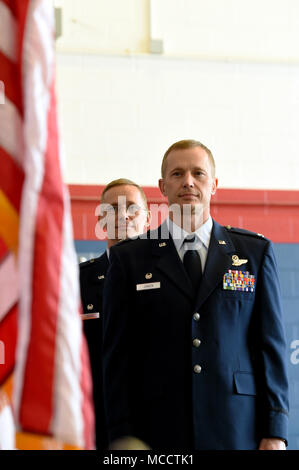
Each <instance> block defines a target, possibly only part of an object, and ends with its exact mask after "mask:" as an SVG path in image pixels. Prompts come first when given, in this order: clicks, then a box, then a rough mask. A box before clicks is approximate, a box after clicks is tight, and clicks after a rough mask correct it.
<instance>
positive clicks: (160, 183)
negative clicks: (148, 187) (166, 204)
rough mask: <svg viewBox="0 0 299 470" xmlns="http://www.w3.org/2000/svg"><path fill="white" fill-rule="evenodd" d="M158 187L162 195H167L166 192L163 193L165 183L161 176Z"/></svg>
mask: <svg viewBox="0 0 299 470" xmlns="http://www.w3.org/2000/svg"><path fill="white" fill-rule="evenodd" d="M159 189H160V191H161V193H162V194H163V196H167V194H166V193H165V183H164V179H163V178H160V179H159Z"/></svg>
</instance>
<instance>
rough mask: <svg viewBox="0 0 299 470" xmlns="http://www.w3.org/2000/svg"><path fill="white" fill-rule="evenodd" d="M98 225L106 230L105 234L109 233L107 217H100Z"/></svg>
mask: <svg viewBox="0 0 299 470" xmlns="http://www.w3.org/2000/svg"><path fill="white" fill-rule="evenodd" d="M98 224H99V225H100V227H101V229H102V230H104V232H107V222H106V216H105V217H104V216H103V215H99V216H98Z"/></svg>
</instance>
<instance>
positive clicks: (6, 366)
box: [0, 304, 18, 385]
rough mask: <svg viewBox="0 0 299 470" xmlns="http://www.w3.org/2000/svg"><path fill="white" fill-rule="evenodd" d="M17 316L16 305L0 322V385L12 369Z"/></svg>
mask: <svg viewBox="0 0 299 470" xmlns="http://www.w3.org/2000/svg"><path fill="white" fill-rule="evenodd" d="M17 315H18V306H17V304H16V305H14V306H13V307H12V308H11V310H10V311H9V312H8V313H7V314H6V315H5V317H4V318H3V319H2V321H1V322H0V385H1V384H3V383H4V382H5V381H6V379H7V378H8V377H9V375H10V374H11V372H12V370H13V369H14V364H15V352H16V343H17ZM3 354H4V357H3ZM3 362H4V363H3Z"/></svg>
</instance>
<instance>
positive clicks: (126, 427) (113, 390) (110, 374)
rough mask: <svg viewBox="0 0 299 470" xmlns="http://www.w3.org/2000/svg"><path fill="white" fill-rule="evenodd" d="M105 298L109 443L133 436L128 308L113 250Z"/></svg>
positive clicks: (123, 278)
mask: <svg viewBox="0 0 299 470" xmlns="http://www.w3.org/2000/svg"><path fill="white" fill-rule="evenodd" d="M109 261H110V267H109V270H108V272H107V276H106V282H105V288H104V298H103V382H104V402H105V413H106V420H107V427H108V436H109V442H112V441H114V440H115V439H117V438H120V437H124V436H128V435H132V429H131V424H130V409H129V344H128V328H129V321H130V319H129V305H128V292H127V288H128V286H127V281H126V279H127V278H126V276H125V272H124V268H123V266H122V264H121V262H120V260H119V257H118V256H117V254H116V253H115V252H114V250H113V248H112V249H111V250H110V257H109Z"/></svg>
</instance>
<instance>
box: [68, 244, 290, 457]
mask: <svg viewBox="0 0 299 470" xmlns="http://www.w3.org/2000/svg"><path fill="white" fill-rule="evenodd" d="M75 246H76V251H77V254H78V259H79V257H82V256H83V257H84V258H86V259H90V258H95V257H97V256H100V254H101V253H103V252H104V251H105V248H106V242H100V241H76V242H75ZM274 250H275V254H276V258H277V264H278V269H279V273H280V280H281V291H282V300H283V307H284V314H285V327H286V336H287V345H288V372H289V382H290V427H289V447H288V449H290V450H299V244H283V243H276V244H275V245H274Z"/></svg>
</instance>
